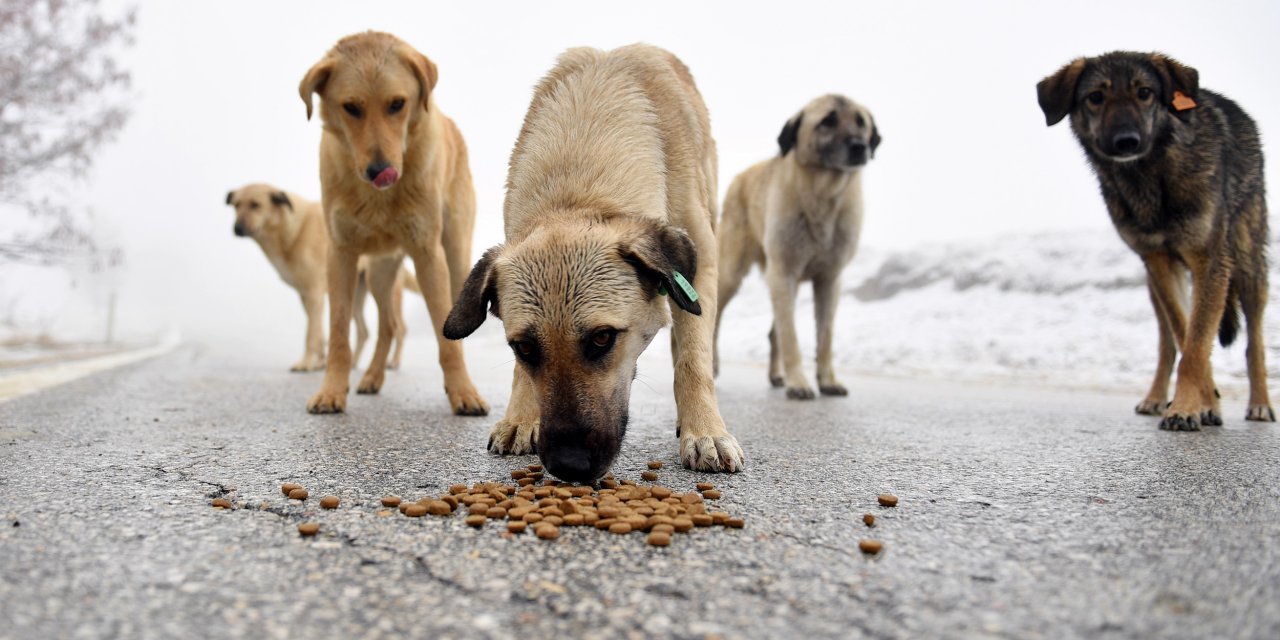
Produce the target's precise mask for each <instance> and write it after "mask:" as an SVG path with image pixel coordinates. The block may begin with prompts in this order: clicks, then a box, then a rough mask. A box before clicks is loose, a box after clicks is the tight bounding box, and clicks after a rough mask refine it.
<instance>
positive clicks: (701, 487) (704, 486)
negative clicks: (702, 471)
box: [694, 482, 716, 491]
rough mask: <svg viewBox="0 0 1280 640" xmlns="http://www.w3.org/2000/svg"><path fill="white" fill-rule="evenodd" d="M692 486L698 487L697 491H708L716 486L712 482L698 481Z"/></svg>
mask: <svg viewBox="0 0 1280 640" xmlns="http://www.w3.org/2000/svg"><path fill="white" fill-rule="evenodd" d="M694 486H696V487H698V491H710V490H712V489H714V488H716V486H715V485H714V484H711V483H710V482H699V483H698V484H696V485H694Z"/></svg>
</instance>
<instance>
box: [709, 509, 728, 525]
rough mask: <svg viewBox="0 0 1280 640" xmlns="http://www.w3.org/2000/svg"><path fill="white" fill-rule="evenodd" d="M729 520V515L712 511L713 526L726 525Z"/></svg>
mask: <svg viewBox="0 0 1280 640" xmlns="http://www.w3.org/2000/svg"><path fill="white" fill-rule="evenodd" d="M728 519H729V514H727V513H725V512H723V511H712V512H711V522H712V524H724V523H725V521H727V520H728Z"/></svg>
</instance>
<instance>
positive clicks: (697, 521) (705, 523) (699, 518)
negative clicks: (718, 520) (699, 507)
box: [690, 513, 715, 527]
mask: <svg viewBox="0 0 1280 640" xmlns="http://www.w3.org/2000/svg"><path fill="white" fill-rule="evenodd" d="M690 519H691V520H693V526H695V527H709V526H711V524H712V523H714V522H715V518H712V517H711V516H709V515H707V514H705V513H695V514H693V517H692V518H690Z"/></svg>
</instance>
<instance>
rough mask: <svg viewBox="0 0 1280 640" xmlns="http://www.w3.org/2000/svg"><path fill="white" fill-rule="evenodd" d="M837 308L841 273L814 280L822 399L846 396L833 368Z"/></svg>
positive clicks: (814, 309) (819, 379) (819, 386)
mask: <svg viewBox="0 0 1280 640" xmlns="http://www.w3.org/2000/svg"><path fill="white" fill-rule="evenodd" d="M839 304H840V272H839V271H837V272H836V273H835V274H834V275H823V276H820V277H817V278H814V280H813V315H814V319H815V320H817V325H818V391H820V392H821V393H822V395H824V396H847V395H849V390H848V389H846V388H845V386H844V385H843V384H840V381H839V380H837V379H836V370H835V367H834V366H833V365H832V360H833V355H832V352H831V350H832V341H833V340H834V339H835V338H834V334H835V322H836V307H837V306H838V305H839Z"/></svg>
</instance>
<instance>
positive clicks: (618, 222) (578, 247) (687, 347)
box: [445, 45, 743, 482]
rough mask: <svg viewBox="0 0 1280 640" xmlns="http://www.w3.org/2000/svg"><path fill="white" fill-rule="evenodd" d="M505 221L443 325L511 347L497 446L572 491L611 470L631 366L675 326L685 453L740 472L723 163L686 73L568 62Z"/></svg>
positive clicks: (528, 137)
mask: <svg viewBox="0 0 1280 640" xmlns="http://www.w3.org/2000/svg"><path fill="white" fill-rule="evenodd" d="M504 213H505V225H506V243H505V244H502V245H499V246H497V247H494V248H492V249H490V250H489V251H487V252H485V254H484V256H483V257H482V258H481V259H480V261H479V262H478V263H476V265H475V268H474V269H473V270H472V271H471V275H470V276H469V277H468V278H467V282H466V284H465V285H464V287H463V289H462V294H461V295H460V296H459V297H458V302H457V304H456V305H455V306H454V308H453V311H452V312H450V314H449V320H448V322H446V323H445V336H446V337H448V338H454V339H461V338H463V337H466V336H467V335H470V334H471V333H472V332H473V331H475V330H476V328H477V327H479V326H480V324H481V323H483V322H484V319H485V311H486V309H488V310H489V311H491V312H493V314H494V315H495V316H497V317H499V318H501V320H502V324H503V327H504V330H505V332H506V335H507V340H508V341H509V343H510V345H511V349H512V351H514V353H515V356H516V360H517V363H516V366H515V373H514V379H513V381H512V385H511V387H512V391H511V402H510V405H509V406H508V408H507V413H506V415H505V416H504V417H503V419H502V420H500V421H498V423H497V424H496V425H495V426H494V428H493V432H492V434H491V435H490V438H489V448H490V450H491V451H494V452H495V453H500V454H519V453H531V452H533V451H537V453H538V455H539V456H540V457H541V458H542V462H543V464H544V465H545V466H546V468H547V470H548V471H550V472H551V473H553V474H555V475H556V476H558V477H560V478H563V479H565V480H570V481H579V482H589V481H593V480H595V479H597V478H600V477H601V476H603V475H604V474H605V473H606V472H607V471H608V469H609V466H610V465H611V464H612V463H613V460H614V458H615V457H616V456H617V454H618V451H619V449H620V448H621V444H622V439H623V435H624V433H625V432H626V427H627V421H628V408H629V404H630V397H631V383H632V380H633V379H634V378H635V375H636V358H637V357H638V356H639V355H640V353H641V352H642V351H644V349H645V348H646V347H647V346H648V345H649V342H650V341H651V340H653V337H654V336H655V335H656V334H657V333H658V330H659V329H661V328H662V327H664V326H666V325H667V324H668V323H669V322H671V321H672V319H673V318H672V316H674V321H675V327H674V330H673V331H672V336H671V338H672V352H673V357H674V361H675V396H676V416H677V417H676V420H677V423H676V434H677V436H678V437H679V439H680V458H681V460H682V461H683V463H684V465H685V466H687V467H690V468H693V469H697V470H700V471H738V470H740V469H742V465H743V454H742V448H741V447H740V446H739V445H738V441H737V440H736V439H735V438H734V437H733V436H732V435H730V434H729V432H728V430H726V429H725V424H724V420H723V419H722V418H721V417H720V409H719V407H718V406H717V403H716V391H715V383H714V380H713V379H712V371H711V346H712V344H711V340H712V331H713V328H714V325H715V311H716V300H715V297H716V235H715V231H716V152H715V142H714V140H712V138H711V125H710V119H709V117H708V115H707V110H706V107H705V106H704V105H703V103H702V98H701V96H700V95H699V94H698V90H697V88H696V87H695V86H694V82H693V77H692V76H691V75H690V74H689V70H688V68H686V67H685V65H684V64H683V63H682V62H680V60H679V59H677V58H676V57H675V56H674V55H672V54H670V53H668V52H666V51H663V50H662V49H658V48H655V47H651V46H647V45H632V46H628V47H623V48H620V49H615V50H613V51H609V52H604V51H600V50H597V49H588V48H581V49H571V50H569V51H567V52H566V53H564V54H563V55H562V56H560V59H559V62H558V64H557V65H556V66H555V68H554V69H552V70H551V73H550V74H549V75H547V77H546V78H544V79H543V80H542V82H541V83H539V85H538V88H537V90H536V92H535V95H534V98H533V103H532V105H530V107H529V112H528V115H527V116H526V117H525V121H524V127H523V129H522V130H521V132H520V137H519V139H518V141H517V142H516V148H515V151H514V152H513V153H512V156H511V165H510V171H509V173H508V176H507V197H506V204H505V209H504ZM690 283H692V284H690ZM664 294H667V295H666V297H664Z"/></svg>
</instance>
